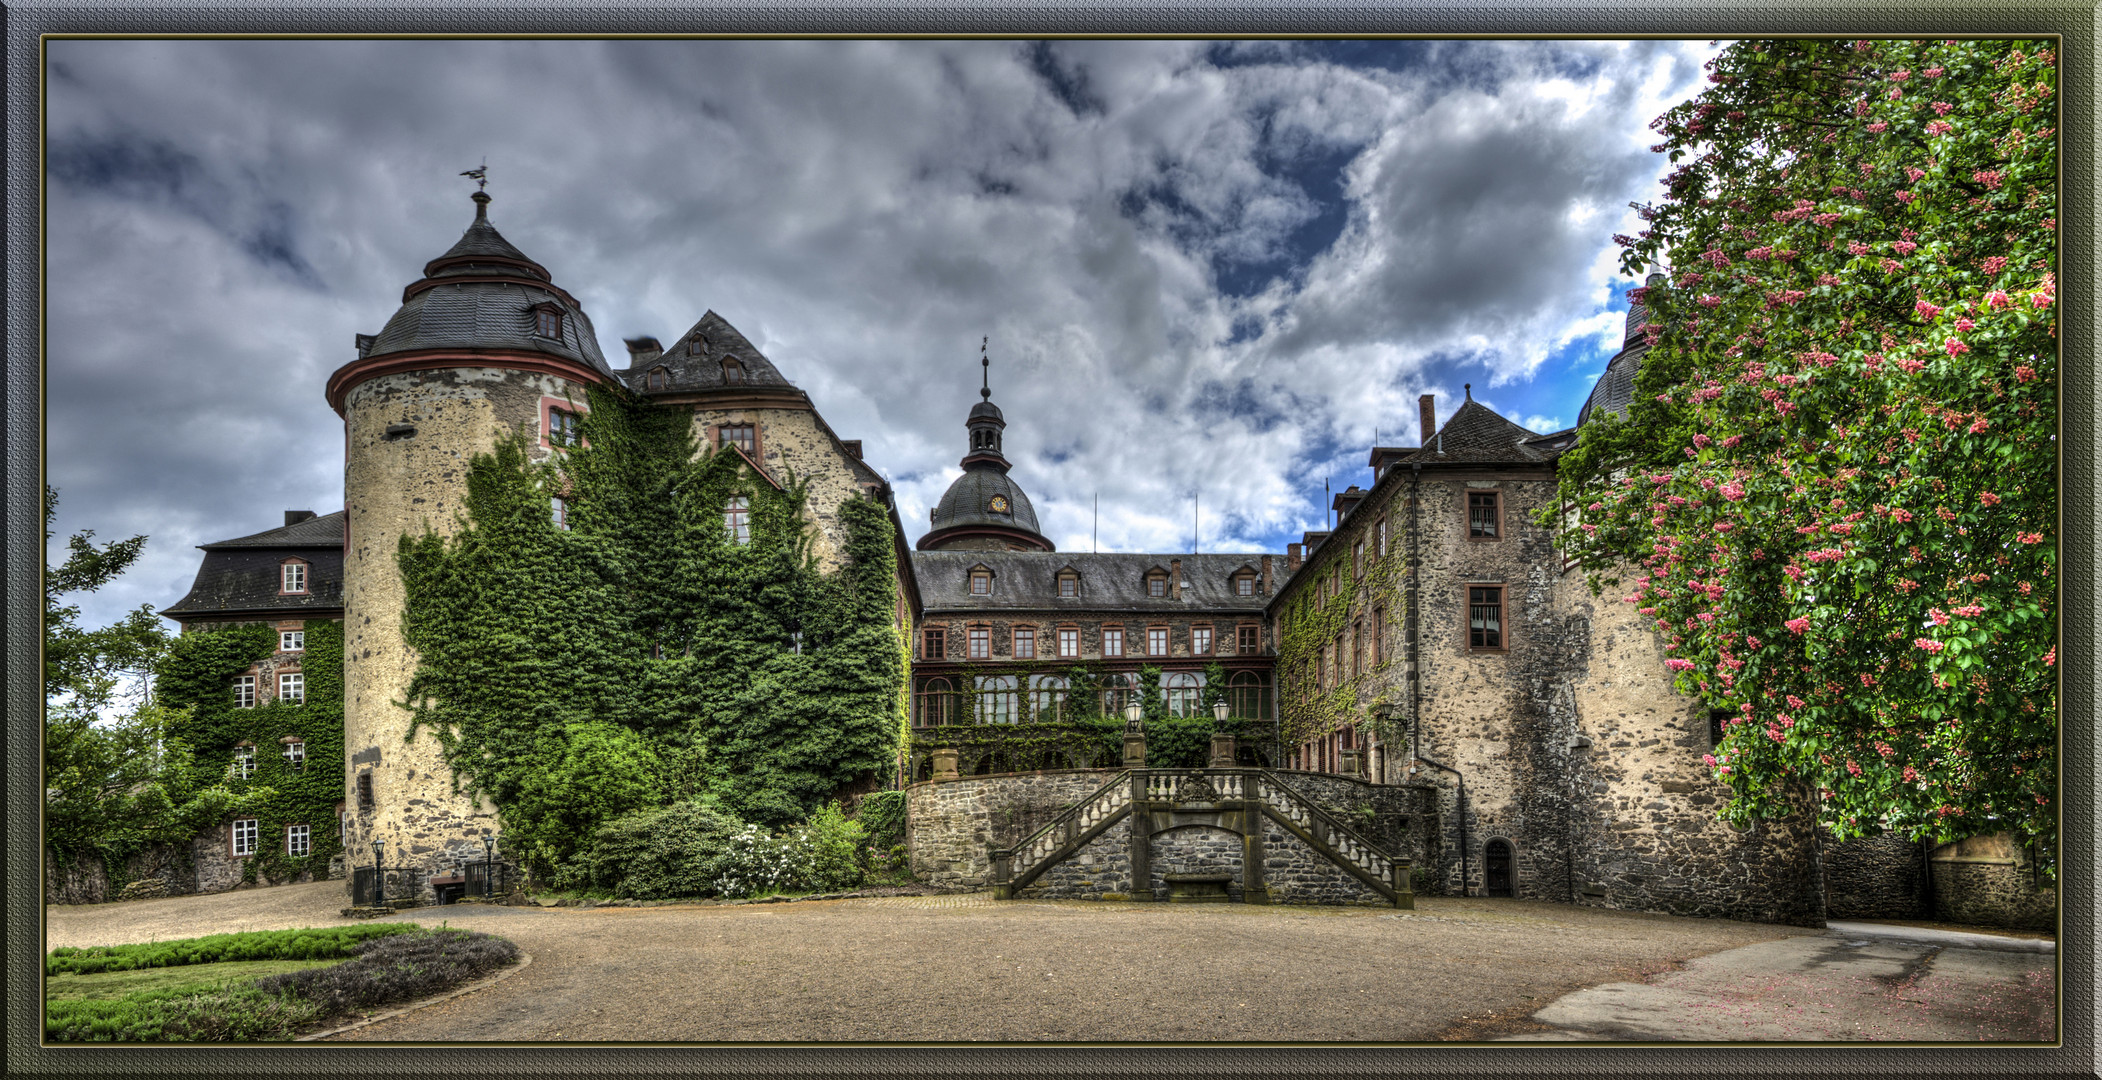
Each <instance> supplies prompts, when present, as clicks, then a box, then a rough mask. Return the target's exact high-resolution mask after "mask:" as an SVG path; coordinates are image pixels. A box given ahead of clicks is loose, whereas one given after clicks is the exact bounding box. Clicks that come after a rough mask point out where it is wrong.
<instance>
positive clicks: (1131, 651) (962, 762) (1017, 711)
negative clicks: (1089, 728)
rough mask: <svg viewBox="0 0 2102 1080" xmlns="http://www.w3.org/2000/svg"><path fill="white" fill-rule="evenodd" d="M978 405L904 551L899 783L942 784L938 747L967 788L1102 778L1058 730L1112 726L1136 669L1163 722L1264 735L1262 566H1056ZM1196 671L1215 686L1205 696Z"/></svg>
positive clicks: (1157, 561)
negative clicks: (903, 724)
mask: <svg viewBox="0 0 2102 1080" xmlns="http://www.w3.org/2000/svg"><path fill="white" fill-rule="evenodd" d="M980 397H981V399H982V400H981V401H980V402H979V403H978V404H977V405H974V406H972V407H971V411H970V415H969V417H968V418H967V419H966V420H965V422H964V427H965V429H966V431H967V432H968V433H969V440H970V442H969V449H968V451H967V452H966V453H965V455H964V457H963V460H962V463H961V464H962V466H963V475H962V476H959V477H957V478H956V480H955V481H953V482H952V483H951V484H950V485H949V488H948V490H947V491H945V492H944V493H943V494H942V498H941V501H940V502H939V503H938V504H937V505H936V506H935V507H934V508H933V510H932V511H931V513H930V520H929V522H928V524H929V528H928V531H927V533H926V534H925V535H923V536H921V537H920V539H919V543H918V545H917V547H918V550H916V551H914V552H913V553H912V566H913V578H914V580H915V581H916V582H917V584H918V588H919V590H920V597H921V603H922V605H923V611H922V614H921V618H920V622H919V626H918V633H917V634H916V635H915V639H914V653H913V665H912V680H913V739H912V744H911V746H910V748H909V751H908V763H907V768H908V771H909V774H910V775H911V776H912V777H914V778H916V779H920V780H929V779H933V778H935V776H936V774H937V773H945V772H946V770H944V769H941V768H938V763H937V762H936V760H935V752H936V751H937V750H941V749H948V750H953V751H955V752H956V753H957V759H956V767H957V769H958V770H960V772H961V773H962V774H964V775H972V774H983V773H995V772H1014V771H1018V770H1038V769H1067V768H1083V769H1084V768H1088V767H1090V766H1093V765H1101V764H1104V763H1105V762H1103V761H1102V760H1100V758H1101V757H1102V748H1101V747H1100V746H1099V745H1097V744H1094V743H1091V742H1090V741H1089V740H1088V739H1087V738H1085V737H1084V736H1083V735H1082V734H1081V733H1077V732H1072V731H1062V730H1060V729H1061V727H1062V726H1063V725H1066V724H1067V723H1068V722H1069V721H1071V720H1072V719H1073V718H1075V717H1079V716H1094V717H1103V716H1106V717H1111V718H1115V717H1117V716H1120V715H1122V713H1123V710H1124V708H1125V707H1126V706H1127V705H1129V704H1130V703H1131V702H1132V701H1133V700H1134V699H1135V698H1136V696H1137V695H1138V694H1139V693H1140V692H1141V683H1142V679H1141V673H1142V671H1144V670H1145V669H1147V668H1153V669H1157V670H1158V671H1159V687H1158V693H1159V694H1160V696H1161V698H1162V702H1161V704H1162V706H1163V707H1164V708H1165V710H1166V712H1167V713H1168V715H1171V716H1178V717H1196V716H1198V715H1199V714H1200V710H1201V708H1202V704H1203V702H1204V701H1206V700H1207V699H1211V698H1217V697H1223V698H1224V699H1225V700H1226V702H1227V704H1228V706H1229V710H1230V714H1231V715H1232V716H1233V717H1235V718H1237V719H1240V720H1243V721H1254V722H1256V723H1257V724H1258V725H1269V726H1270V728H1273V729H1274V721H1275V719H1276V716H1275V712H1274V708H1273V693H1272V667H1273V664H1274V661H1275V656H1276V651H1275V648H1274V642H1273V641H1272V640H1271V639H1270V635H1269V632H1268V630H1267V629H1266V627H1265V621H1264V617H1263V608H1264V605H1265V604H1267V603H1268V602H1269V600H1270V598H1271V597H1272V596H1273V595H1275V592H1276V590H1277V588H1278V587H1279V586H1280V585H1281V584H1282V582H1283V580H1284V578H1285V576H1286V572H1285V570H1284V568H1283V567H1282V566H1281V565H1279V564H1278V562H1277V561H1276V560H1275V559H1273V557H1272V556H1269V555H1235V554H1216V553H1205V554H1198V553H1190V554H1143V553H1140V554H1122V553H1120V554H1099V553H1085V554H1082V553H1066V554H1061V553H1060V552H1059V551H1058V550H1057V547H1056V545H1054V544H1053V543H1052V542H1051V541H1050V540H1049V539H1047V538H1046V537H1044V535H1043V534H1042V533H1041V532H1039V531H1038V526H1037V518H1036V511H1035V509H1034V508H1033V507H1032V505H1031V504H1030V501H1029V496H1028V494H1027V493H1026V492H1024V491H1023V490H1022V487H1021V485H1020V484H1018V483H1017V482H1016V481H1015V480H1014V478H1013V477H1012V476H1010V475H1009V474H1008V468H1009V463H1008V461H1007V458H1006V457H1005V456H1004V455H1003V454H1002V453H1001V449H1000V435H1001V431H1002V430H1003V429H1004V428H1005V427H1006V421H1005V419H1004V418H1003V417H1002V416H1001V413H1000V408H999V406H997V405H994V404H993V403H992V391H991V389H990V387H989V386H987V387H983V388H981V390H980ZM1076 670H1082V671H1085V672H1086V673H1087V676H1091V677H1092V685H1089V684H1088V677H1087V676H1084V677H1083V682H1082V685H1080V686H1077V687H1076V685H1075V673H1076ZM1208 672H1209V673H1210V675H1211V676H1213V677H1220V678H1223V679H1224V683H1223V685H1217V686H1207V685H1206V679H1207V673H1208ZM1222 673H1223V674H1222ZM1076 695H1084V696H1076ZM1205 715H1209V714H1205ZM1018 725H1024V726H1027V725H1037V726H1042V727H1044V728H1045V729H1046V730H1047V732H1050V733H1051V734H1049V735H1047V737H1046V738H1044V739H1042V740H1039V741H1038V742H1037V744H1036V745H1034V746H1033V747H1032V748H1031V749H1029V750H1027V751H1023V750H1017V749H1014V748H1013V743H1014V740H1013V739H1012V738H1011V737H1009V736H1011V734H1012V732H1014V731H1015V730H1016V729H1017V726H1018ZM1265 731H1266V737H1262V738H1254V739H1249V740H1246V745H1244V747H1243V753H1244V755H1245V756H1246V757H1247V758H1248V760H1249V763H1250V764H1265V765H1267V764H1270V761H1269V760H1268V758H1267V757H1265V756H1264V754H1265V749H1266V748H1267V747H1269V746H1270V744H1271V742H1272V740H1271V739H1270V738H1268V737H1267V735H1268V734H1271V733H1274V732H1271V731H1269V730H1268V729H1265Z"/></svg>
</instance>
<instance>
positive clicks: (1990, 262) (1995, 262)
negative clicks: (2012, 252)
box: [1978, 255, 2007, 274]
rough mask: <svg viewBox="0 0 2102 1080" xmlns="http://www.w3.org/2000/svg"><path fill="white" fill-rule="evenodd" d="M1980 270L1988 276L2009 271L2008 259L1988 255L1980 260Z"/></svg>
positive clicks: (2003, 256)
mask: <svg viewBox="0 0 2102 1080" xmlns="http://www.w3.org/2000/svg"><path fill="white" fill-rule="evenodd" d="M1978 269H1980V270H1983V271H1985V272H1986V273H1988V274H1997V273H1999V272H2000V271H2002V270H2005V269H2007V257H2006V256H2005V255H1988V256H1986V257H1985V258H1983V259H1980V260H1978Z"/></svg>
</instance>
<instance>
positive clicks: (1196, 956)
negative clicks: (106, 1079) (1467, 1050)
mask: <svg viewBox="0 0 2102 1080" xmlns="http://www.w3.org/2000/svg"><path fill="white" fill-rule="evenodd" d="M343 904H344V899H343V886H342V883H341V882H316V883H313V884H310V885H293V886H283V887H280V888H274V889H257V890H250V891H243V892H236V893H220V894H215V895H210V896H191V897H171V898H167V899H161V900H144V901H133V902H129V903H122V904H102V905H93V906H83V907H71V908H67V907H53V908H48V909H47V920H46V930H45V932H46V942H45V944H46V947H47V948H50V947H56V946H60V945H90V944H118V943H125V942H139V941H151V940H156V939H169V938H178V937H190V936H195V935H198V934H203V933H211V932H218V931H229V930H262V929H277V928H284V927H292V926H329V925H336V924H340V923H343V922H345V921H346V920H344V919H342V918H341V917H340V916H339V915H338V909H340V908H341V907H342V906H343ZM1417 904H1418V906H1417V909H1416V910H1415V911H1413V912H1397V911H1393V910H1391V909H1370V908H1366V909H1359V908H1294V907H1246V906H1242V905H1238V904H1231V905H1229V904H1220V905H1183V904H1175V905H1169V904H1099V903H1085V902H1079V901H1065V902H1016V903H996V902H994V901H992V900H991V899H990V898H989V897H988V896H986V895H985V894H964V895H951V896H931V897H887V898H880V899H866V900H835V901H815V902H803V903H793V904H768V905H743V906H707V905H695V906H678V907H650V908H591V909H553V908H546V909H543V908H498V907H479V906H471V905H461V906H453V907H446V908H425V909H421V910H417V911H415V912H412V913H408V914H405V915H403V916H398V917H401V918H409V919H412V920H414V921H417V922H421V923H423V924H424V925H427V926H435V925H437V924H439V923H440V922H445V923H449V924H450V925H452V926H456V927H466V928H470V929H475V930H485V931H488V932H490V933H493V934H500V935H503V936H505V937H508V938H510V939H511V940H513V941H515V942H517V943H518V944H519V946H520V947H522V948H524V949H525V950H526V951H527V952H529V953H531V954H532V956H533V964H532V966H531V967H529V968H527V969H526V970H524V971H521V972H519V973H518V974H517V975H516V976H514V977H512V978H509V979H506V980H504V981H502V982H500V983H498V984H496V985H494V986H492V987H490V988H488V989H486V990H482V991H478V992H476V993H472V994H468V995H465V996H463V997H460V998H457V999H455V1000H452V1001H448V1002H444V1003H441V1004H438V1005H434V1006H431V1007H428V1008H424V1009H420V1010H417V1011H415V1012H411V1013H409V1014H407V1015H405V1016H401V1017H397V1018H394V1019H391V1020H386V1021H382V1022H380V1023H376V1024H372V1025H370V1026H367V1027H365V1028H361V1029H359V1030H357V1031H353V1032H348V1033H345V1034H344V1035H342V1036H339V1038H342V1039H358V1040H376V1041H430V1042H456V1041H457V1042H474V1041H512V1042H527V1041H541V1040H549V1041H555V1040H560V1041H570V1040H610V1041H628V1040H636V1041H660V1040H661V1041H695V1042H744V1041H754V1042H766V1041H798V1042H801V1041H821V1042H829V1041H884V1042H893V1041H942V1042H949V1041H980V1040H990V1041H1036V1040H1055V1041H1061V1042H1097V1041H1113V1042H1123V1041H1133V1042H1153V1041H1253V1042H1271V1041H1285V1042H1300V1041H1331V1040H1334V1041H1366V1042H1393V1041H1436V1040H1440V1039H1453V1038H1459V1039H1470V1040H1472V1039H1484V1038H1495V1037H1497V1036H1500V1035H1511V1034H1522V1033H1527V1032H1535V1031H1545V1030H1547V1029H1546V1026H1545V1025H1542V1024H1539V1023H1537V1022H1535V1021H1533V1020H1530V1019H1529V1016H1530V1014H1531V1013H1532V1012H1534V1011H1535V1010H1538V1009H1540V1008H1542V1007H1544V1006H1545V1005H1547V1004H1548V1003H1549V1002H1550V1001H1552V1000H1554V999H1555V998H1556V997H1558V996H1560V995H1562V994H1564V993H1568V992H1570V991H1572V990H1576V989H1579V988H1581V987H1586V986H1595V985H1598V984H1601V983H1609V982H1625V981H1640V980H1641V979H1642V978H1644V977H1646V976H1649V975H1652V974H1656V973H1660V972H1664V971H1667V970H1670V969H1672V968H1673V966H1674V965H1675V964H1677V963H1678V962H1680V961H1684V960H1687V959H1689V958H1692V957H1697V956H1703V955H1707V954H1710V953H1714V952H1718V951H1721V950H1724V949H1732V948H1737V947H1739V946H1744V945H1750V944H1753V943H1756V942H1761V941H1770V940H1775V939H1779V938H1786V937H1792V936H1803V935H1807V934H1817V933H1819V932H1818V931H1811V930H1802V929H1797V928H1792V927H1777V926H1763V925H1756V924H1751V923H1735V922H1724V921H1716V920H1703V919H1678V918H1672V917H1669V916H1660V915H1639V914H1629V913H1624V912H1610V911H1599V910H1594V909H1587V908H1577V907H1569V906H1565V905H1558V904H1541V903H1530V902H1513V901H1508V900H1497V901H1491V900H1479V899H1439V898H1422V899H1419V900H1418V902H1417ZM879 1003H880V1004H879Z"/></svg>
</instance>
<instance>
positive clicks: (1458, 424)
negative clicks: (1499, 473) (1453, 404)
mask: <svg viewBox="0 0 2102 1080" xmlns="http://www.w3.org/2000/svg"><path fill="white" fill-rule="evenodd" d="M1536 438H1538V436H1536V435H1534V433H1533V432H1531V431H1528V430H1526V429H1525V428H1522V427H1520V426H1518V425H1517V424H1514V423H1512V422H1511V421H1509V420H1506V419H1504V418H1503V417H1501V416H1498V415H1496V412H1495V410H1493V409H1491V408H1489V407H1488V406H1486V405H1483V404H1482V403H1481V402H1478V401H1475V400H1474V399H1472V398H1469V399H1468V400H1467V401H1466V402H1465V403H1463V404H1462V405H1461V406H1460V407H1459V409H1458V411H1456V412H1454V413H1453V414H1452V416H1451V417H1450V418H1448V419H1447V420H1446V421H1445V426H1444V427H1441V428H1439V429H1438V430H1437V431H1436V432H1434V433H1433V434H1432V435H1431V437H1430V438H1429V439H1427V440H1425V441H1424V445H1423V446H1422V447H1421V448H1419V449H1417V450H1415V451H1413V452H1411V453H1406V454H1403V455H1401V456H1399V457H1397V458H1395V459H1394V461H1395V463H1397V464H1423V465H1433V464H1437V465H1451V464H1461V465H1472V464H1481V465H1541V464H1546V463H1547V462H1549V461H1551V460H1553V452H1552V451H1549V450H1546V449H1543V448H1541V447H1538V446H1535V445H1533V441H1534V440H1535V439H1536Z"/></svg>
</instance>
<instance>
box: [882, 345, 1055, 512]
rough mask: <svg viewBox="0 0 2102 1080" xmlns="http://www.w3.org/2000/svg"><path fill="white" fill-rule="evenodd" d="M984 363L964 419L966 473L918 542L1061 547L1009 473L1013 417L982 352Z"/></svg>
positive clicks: (938, 507)
mask: <svg viewBox="0 0 2102 1080" xmlns="http://www.w3.org/2000/svg"><path fill="white" fill-rule="evenodd" d="M978 363H979V365H980V366H981V367H982V368H984V370H985V374H984V377H983V380H982V384H981V385H980V387H979V389H978V397H979V401H978V404H976V405H973V406H971V415H970V416H969V417H967V418H966V419H965V420H964V428H965V429H966V430H968V431H969V432H970V434H971V448H970V452H969V453H966V454H965V455H964V456H963V461H962V462H960V463H959V464H961V465H962V466H963V475H962V476H959V477H957V478H956V481H955V482H954V483H952V484H950V485H949V490H948V491H946V492H943V493H942V500H941V502H940V503H939V504H937V505H936V506H935V508H934V509H933V510H932V511H930V512H929V514H928V519H929V520H928V525H929V526H930V527H929V528H928V530H927V534H926V535H925V536H922V537H920V542H919V544H918V545H917V547H918V548H919V549H920V550H921V551H1056V550H1058V549H1057V547H1056V546H1055V545H1053V544H1052V543H1051V541H1050V540H1048V539H1046V538H1045V537H1044V534H1043V533H1040V532H1038V531H1037V527H1036V508H1035V507H1034V506H1031V505H1030V503H1029V496H1028V495H1027V494H1025V493H1023V491H1022V487H1021V485H1020V484H1017V483H1015V482H1014V479H1013V478H1012V477H1010V476H1008V475H1007V470H1008V461H1007V457H1006V455H1004V454H1002V453H1001V452H1000V435H1001V432H1003V431H1004V430H1006V428H1007V420H1006V418H1004V417H1002V416H1001V415H1000V407H999V406H998V405H995V404H993V390H992V374H991V373H992V361H991V360H990V359H989V358H987V357H983V356H981V357H979V359H978Z"/></svg>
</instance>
